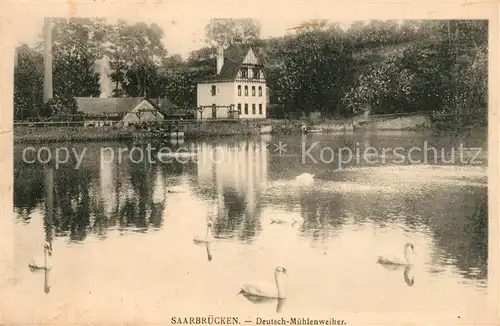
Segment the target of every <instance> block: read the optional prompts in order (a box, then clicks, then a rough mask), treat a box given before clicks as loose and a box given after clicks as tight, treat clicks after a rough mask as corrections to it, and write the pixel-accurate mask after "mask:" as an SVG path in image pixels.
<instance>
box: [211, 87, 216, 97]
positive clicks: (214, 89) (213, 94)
mask: <svg viewBox="0 0 500 326" xmlns="http://www.w3.org/2000/svg"><path fill="white" fill-rule="evenodd" d="M215 94H217V86H215V85H212V96H215Z"/></svg>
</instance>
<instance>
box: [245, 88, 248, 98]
mask: <svg viewBox="0 0 500 326" xmlns="http://www.w3.org/2000/svg"><path fill="white" fill-rule="evenodd" d="M245 96H248V86H245Z"/></svg>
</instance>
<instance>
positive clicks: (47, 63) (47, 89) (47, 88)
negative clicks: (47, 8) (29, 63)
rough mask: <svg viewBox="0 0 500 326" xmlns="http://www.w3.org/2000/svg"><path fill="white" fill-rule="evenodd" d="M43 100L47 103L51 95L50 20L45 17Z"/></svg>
mask: <svg viewBox="0 0 500 326" xmlns="http://www.w3.org/2000/svg"><path fill="white" fill-rule="evenodd" d="M43 65H44V74H43V102H44V103H47V101H48V100H50V99H51V98H52V97H53V95H54V94H53V85H52V21H51V19H50V18H49V17H45V24H44V26H43Z"/></svg>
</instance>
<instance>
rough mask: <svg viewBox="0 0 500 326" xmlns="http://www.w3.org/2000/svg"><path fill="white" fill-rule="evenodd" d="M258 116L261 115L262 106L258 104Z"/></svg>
mask: <svg viewBox="0 0 500 326" xmlns="http://www.w3.org/2000/svg"><path fill="white" fill-rule="evenodd" d="M259 114H262V104H259Z"/></svg>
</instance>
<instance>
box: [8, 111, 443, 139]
mask: <svg viewBox="0 0 500 326" xmlns="http://www.w3.org/2000/svg"><path fill="white" fill-rule="evenodd" d="M304 124H306V125H308V126H309V128H321V129H323V131H324V132H344V131H351V132H352V121H351V120H349V119H347V120H333V119H322V120H321V121H317V122H313V121H309V122H308V121H306V120H299V119H296V120H270V119H268V120H260V121H246V120H245V121H243V120H240V121H238V120H236V121H206V122H201V123H200V122H194V121H192V122H189V123H186V124H184V125H183V126H181V127H180V130H181V131H184V135H185V138H186V139H200V138H208V137H210V138H213V137H229V136H249V135H255V134H259V133H260V126H262V125H271V126H272V132H273V133H274V134H294V133H301V127H302V125H304ZM344 126H347V129H344ZM349 126H351V128H349ZM361 129H362V130H371V131H377V130H415V131H420V130H429V129H433V127H432V124H431V123H430V122H429V121H428V120H427V119H426V118H425V117H422V116H414V117H398V118H389V119H380V120H379V119H374V120H373V121H371V122H369V123H367V124H365V125H364V126H363V128H361ZM155 137H157V136H154V135H153V134H152V133H151V132H150V131H147V130H137V129H136V128H134V127H129V128H123V127H93V128H85V127H82V126H79V127H54V126H43V127H28V126H15V128H14V142H15V143H47V142H66V141H70V142H83V141H107V140H140V139H148V138H155Z"/></svg>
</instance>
